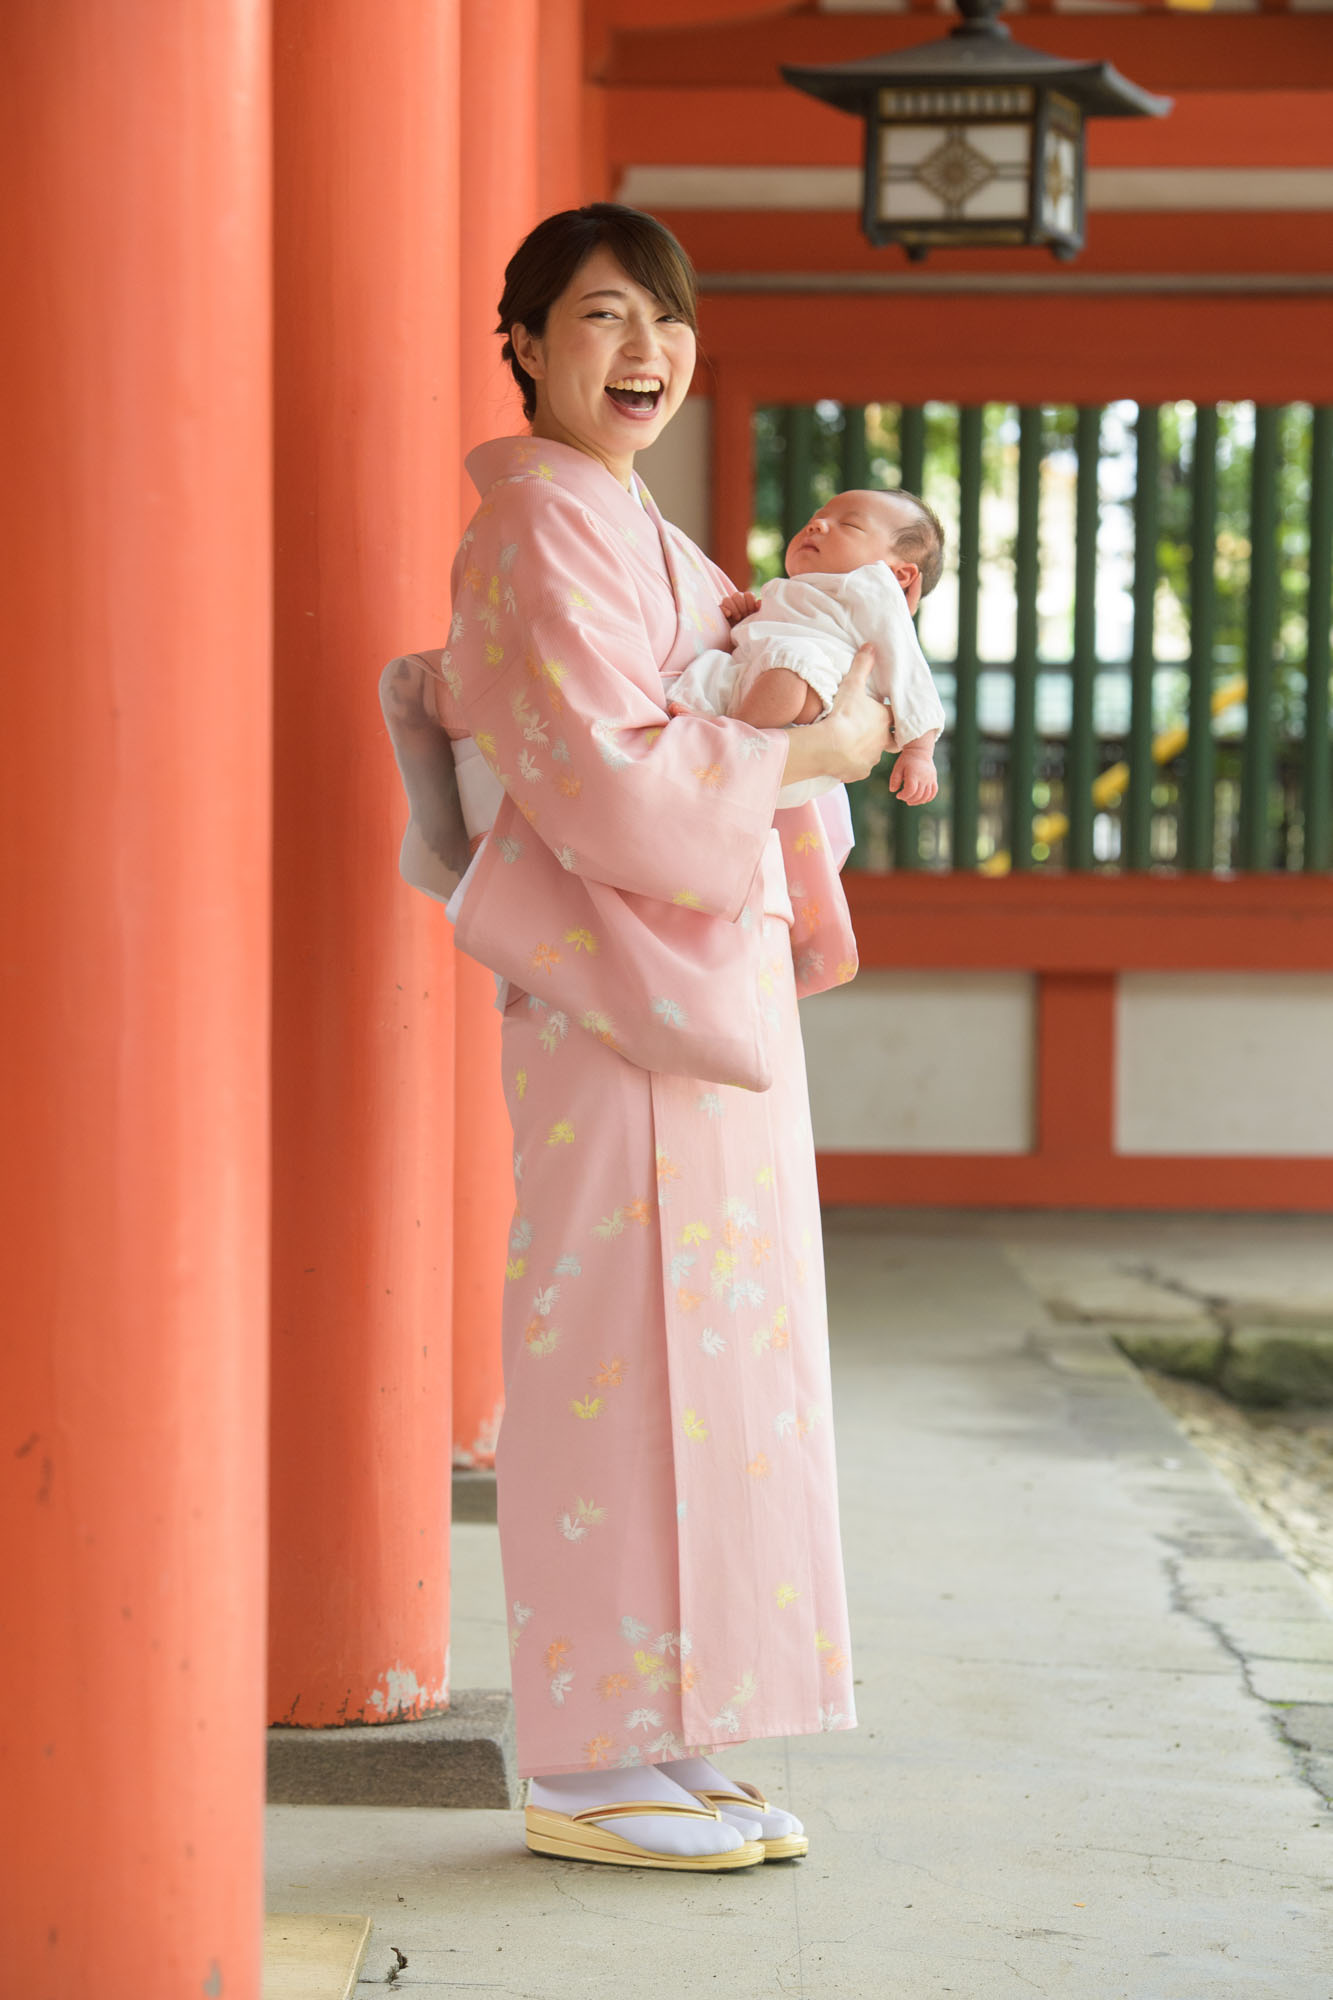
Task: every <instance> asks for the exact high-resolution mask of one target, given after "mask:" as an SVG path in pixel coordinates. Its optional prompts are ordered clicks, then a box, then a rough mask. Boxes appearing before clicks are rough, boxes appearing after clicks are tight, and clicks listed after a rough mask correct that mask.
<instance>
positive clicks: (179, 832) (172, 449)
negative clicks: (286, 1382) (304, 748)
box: [0, 0, 270, 2000]
mask: <svg viewBox="0 0 1333 2000" xmlns="http://www.w3.org/2000/svg"><path fill="white" fill-rule="evenodd" d="M266 12H267V10H266V8H265V7H264V6H263V5H261V4H259V0H191V4H190V5H189V6H184V7H183V6H181V5H180V3H179V0H104V4H100V5H97V6H88V5H86V4H83V3H82V0H8V4H7V5H6V6H5V8H4V10H3V26H2V28H0V180H2V182H3V186H4V188H5V190H6V196H5V203H4V222H3V225H0V229H2V232H3V250H0V290H2V291H3V297H4V300H5V310H4V313H3V315H2V316H0V404H2V405H3V410H4V430H3V437H2V438H0V571H3V575H0V588H2V589H3V597H4V604H5V616H4V633H5V640H6V653H7V659H8V666H7V672H6V680H5V686H6V691H7V693H6V703H5V721H4V727H3V729H2V730H0V800H2V801H3V815H4V821H3V829H2V830H0V857H3V859H2V861H0V866H3V870H4V876H5V895H4V925H3V950H2V951H0V1049H3V1057H2V1058H0V1060H3V1065H4V1076H5V1082H4V1092H3V1102H2V1104H0V1147H3V1151H4V1155H5V1169H6V1171H5V1174H4V1199H3V1202H0V1239H2V1240H3V1246H4V1248H3V1273H2V1275H0V1283H3V1287H4V1293H3V1296H4V1321H5V1330H4V1338H3V1341H0V1375H2V1376H3V1384H2V1386H0V1406H3V1409H4V1412H5V1423H4V1439H5V1443H4V1449H3V1452H0V1467H2V1468H3V1472H2V1475H0V1542H2V1546H0V1568H2V1569H3V1574H4V1594H5V1616H4V1619H3V1623H2V1631H3V1636H2V1637H0V1661H2V1662H3V1669H2V1670H3V1686H2V1687H0V1703H2V1704H3V1721H2V1722H0V1743H2V1745H3V1755H2V1766H3V1767H2V1769H0V1795H2V1796H3V1798H4V1801H5V1806H4V1813H3V1819H2V1821H0V1824H2V1825H3V1829H4V1834H3V1842H2V1843H0V1854H2V1855H3V1869H2V1870H0V1879H3V1883H4V1890H3V1902H2V1905H0V1907H2V1908H3V1912H4V1915H3V1921H2V1922H0V1962H3V1965H4V1968H5V1970H4V1972H3V1974H2V1975H0V1984H2V1985H3V1986H4V1987H5V1990H6V1991H12V1992H14V1993H16V1994H17V1993H20V1992H21V1993H23V1994H25V1995H30V1996H31V2000H66V1996H70V1995H75V1994H97V1995H98V1996H99V2000H145V1996H149V1995H156V1994H192V1995H212V1994H216V1995H226V1996H228V2000H257V1996H258V1993H259V1978H260V1949H261V1918H262V1908H263V1897H262V1877H261V1866H260V1862H261V1839H262V1828H263V1799H264V1733H263V1725H264V1707H263V1692H264V1687H263V1669H264V1643H263V1625H264V1583H265V1576H264V1571H265V1544H264V1484H265V1414H266V1412H265V1358H266V1356H265V1348H266V1305H267V1300H266V1282H265V1276H266V1274H265V1260H266V1246H267V1232H268V1214H267V1203H268V1162H267V1074H266V1071H267V1043H268V1014H267V974H268V851H269V811H268V779H269V768H268V757H269V692H270V690H269V507H268V491H269V484H268V469H269V421H268V419H269V407H268V359H269V349H268V330H269V320H268V313H269V275H268V274H269V261H268V193H269V186H268V99H267V63H268V37H267V19H266Z"/></svg>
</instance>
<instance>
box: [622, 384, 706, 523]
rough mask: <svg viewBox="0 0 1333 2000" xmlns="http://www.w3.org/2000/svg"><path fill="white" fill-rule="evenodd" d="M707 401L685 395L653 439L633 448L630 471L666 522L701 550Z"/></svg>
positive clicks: (703, 398) (704, 397)
mask: <svg viewBox="0 0 1333 2000" xmlns="http://www.w3.org/2000/svg"><path fill="white" fill-rule="evenodd" d="M712 446H713V405H712V403H711V402H710V401H709V399H708V398H707V397H706V396H687V397H686V398H685V401H684V402H683V403H682V404H681V406H680V408H679V409H678V410H677V412H676V414H675V416H674V417H673V418H672V419H671V422H670V423H669V424H668V425H667V427H666V429H665V430H664V431H663V433H662V435H661V437H660V438H658V440H657V442H656V444H653V445H650V446H649V448H648V450H647V451H641V452H638V453H636V455H635V459H634V467H635V470H636V471H637V472H638V473H640V474H641V475H642V477H643V479H644V481H645V483H646V485H647V487H648V491H649V492H650V493H651V494H652V496H653V498H654V500H656V502H657V504H658V506H659V507H660V508H661V510H662V512H663V514H664V515H665V516H666V518H667V520H668V521H674V522H675V524H676V526H677V527H678V528H683V529H684V530H685V533H686V534H687V535H688V536H689V538H690V540H691V541H692V542H697V543H698V544H699V547H700V548H701V549H702V550H703V551H704V553H705V555H711V554H712V550H711V549H710V548H709V546H708V544H709V540H710V537H711V535H712V528H711V526H710V522H709V513H710V502H709V490H710V472H711V466H712Z"/></svg>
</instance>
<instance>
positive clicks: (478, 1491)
mask: <svg viewBox="0 0 1333 2000" xmlns="http://www.w3.org/2000/svg"><path fill="white" fill-rule="evenodd" d="M453 1489H454V1496H453V1518H454V1520H455V1521H493V1520H494V1519H495V1474H494V1473H493V1472H485V1471H478V1472H473V1471H471V1470H468V1469H466V1468H464V1467H462V1466H457V1465H456V1466H455V1467H454V1478H453Z"/></svg>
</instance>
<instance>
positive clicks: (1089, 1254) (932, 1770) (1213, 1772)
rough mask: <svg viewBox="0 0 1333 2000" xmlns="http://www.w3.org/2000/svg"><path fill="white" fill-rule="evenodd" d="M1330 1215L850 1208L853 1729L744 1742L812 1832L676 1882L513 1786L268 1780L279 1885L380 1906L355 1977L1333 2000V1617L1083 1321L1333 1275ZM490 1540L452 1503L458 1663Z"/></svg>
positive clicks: (846, 1310)
mask: <svg viewBox="0 0 1333 2000" xmlns="http://www.w3.org/2000/svg"><path fill="white" fill-rule="evenodd" d="M1329 1246H1330V1231H1329V1229H1328V1227H1327V1225H1325V1224H1313V1223H1311V1224H1306V1223H1301V1222H1290V1223H1287V1222H1279V1221H1273V1222H1263V1223H1256V1224H1254V1225H1250V1224H1238V1223H1236V1222H1233V1221H1220V1222H1204V1223H1189V1224H1185V1223H1172V1222H1167V1221H1144V1220H1139V1221H1135V1220H1131V1219H1114V1220H1110V1219H1098V1218H1088V1219H1086V1220H1081V1219H1079V1218H1054V1219H1051V1218H1025V1217H1003V1218H988V1219H983V1220H980V1221H978V1220H969V1219H965V1218H959V1217H945V1216H931V1217H913V1216H901V1215H900V1216H893V1217H888V1218H886V1217H884V1216H879V1215H868V1214H856V1215H850V1216H841V1217H839V1216H834V1217H832V1218H830V1221H829V1230H828V1249H829V1271H830V1301H831V1305H832V1310H833V1323H834V1388H835V1397H836V1404H835V1421H836V1424H837V1432H838V1441H839V1455H840V1464H841V1480H842V1493H843V1526H844V1540H845V1547H846V1554H847V1564H848V1580H849V1586H850V1593H851V1604H852V1636H853V1651H854V1660H855V1671H856V1674H857V1678H858V1693H857V1700H858V1707H859V1712H860V1716H861V1726H860V1728H859V1729H858V1730H856V1731H854V1732H850V1733H848V1734H845V1735H834V1736H822V1737H813V1738H800V1739H796V1740H793V1741H790V1742H787V1743H757V1744H754V1745H752V1746H749V1747H746V1748H744V1749H742V1750H740V1751H737V1752H735V1753H733V1754H732V1755H731V1756H730V1757H729V1758H728V1760H727V1762H728V1764H729V1767H730V1769H731V1770H732V1771H733V1772H734V1773H735V1774H736V1775H737V1776H743V1777H750V1778H753V1779H755V1780H756V1781H757V1782H758V1783H759V1784H761V1785H762V1786H763V1787H764V1789H765V1790H767V1791H769V1792H770V1794H771V1795H772V1796H774V1797H775V1798H776V1799H777V1800H778V1801H780V1802H781V1803H783V1804H788V1805H790V1807H791V1808H792V1810H793V1811H795V1812H798V1813H800V1814H801V1816H802V1817H803V1818H804V1820H805V1822H806V1825H807V1828H808V1830H809V1832H810V1835H811V1850H810V1855H809V1857H808V1859H807V1860H805V1861H804V1862H798V1863H788V1864H770V1865H768V1866H766V1867H763V1868H760V1869H755V1870H752V1871H745V1872H744V1873H742V1874H740V1875H737V1876H726V1875H719V1876H700V1877H697V1878H690V1877H685V1876H681V1877H677V1876H672V1875H667V1874H661V1875H658V1874H651V1873H639V1872H638V1871H632V1870H623V1871H619V1870H612V1869H603V1868H596V1867H589V1866H584V1865H580V1864H566V1863H558V1862H552V1861H543V1860H540V1859H538V1858H536V1857H534V1856H531V1855H528V1854H527V1853H526V1852H525V1851H524V1849H523V1848H522V1846H521V1832H520V1825H521V1822H520V1816H519V1815H518V1814H505V1813H486V1812H481V1813H462V1812H459V1813H448V1812H433V1811H425V1810H418V1811H410V1810H409V1811H394V1810H384V1809H378V1810H376V1809H365V1810H362V1809H353V1808H346V1807H342V1808H339V1807H273V1808H271V1809H270V1821H269V1826H270V1846H269V1902H270V1906H271V1907H272V1908H275V1909H281V1910H289V1911H299V1910H320V1911H339V1910H342V1911H358V1912H366V1913H367V1914H369V1915H370V1916H371V1917H373V1919H374V1924H375V1929H374V1934H373V1936H372V1940H371V1945H370V1949H369V1952H368V1954H367V1957H366V1961H365V1965H364V1967H363V1974H362V1982H361V1984H360V1986H359V1987H358V1989H357V1992H358V1995H367V1994H369V1993H370V1992H371V1991H372V1990H374V1989H375V1988H376V1987H377V1985H378V1983H380V1982H382V1981H383V1980H384V1976H385V1973H386V1971H387V1969H388V1967H389V1965H390V1963H391V1962H392V1960H393V1949H392V1948H393V1947H395V1946H396V1947H397V1948H398V1949H399V1950H400V1951H401V1952H402V1953H404V1954H405V1955H406V1957H407V1960H408V1964H407V1967H406V1969H405V1970H403V1971H402V1972H401V1973H400V1975H399V1977H398V1979H397V1981H396V1982H395V1984H394V1987H393V1989H392V1990H394V1991H396V1992H399V1993H403V1994H421V1995H430V1996H443V1995H446V1994H448V1995H454V1994H469V1993H487V1994H491V1995H495V1996H499V2000H507V1996H513V1997H514V2000H519V1996H522V2000H552V1996H562V2000H563V1996H570V2000H628V1996H633V1995H637V1994H643V1995H652V1996H654V2000H656V1996H661V1995H669V1996H691V2000H692V1997H693V1996H705V1995H718V1996H722V2000H776V1996H781V1995H800V1996H805V1995H808V1996H811V2000H927V1996H930V2000H933V1996H935V1995H944V1994H955V1995H959V1996H962V2000H1011V1996H1012V2000H1019V1996H1025V1997H1026V1996H1032V1995H1047V1996H1052V2000H1055V1996H1058V2000H1214V1996H1230V1995H1236V1996H1238V2000H1239V1996H1245V2000H1333V1866H1331V1864H1330V1856H1331V1855H1333V1848H1330V1842H1329V1832H1330V1824H1331V1822H1333V1815H1331V1814H1330V1812H1329V1809H1328V1806H1327V1803H1326V1801H1325V1799H1324V1797H1323V1796H1322V1788H1321V1787H1322V1774H1324V1773H1327V1771H1328V1768H1329V1766H1328V1763H1327V1761H1325V1762H1324V1763H1323V1764H1322V1765H1321V1761H1320V1759H1319V1758H1318V1756H1317V1755H1316V1754H1313V1753H1311V1752H1309V1751H1308V1750H1306V1749H1303V1748H1302V1747H1301V1745H1302V1744H1309V1743H1318V1742H1319V1741H1320V1740H1323V1741H1324V1742H1326V1743H1329V1744H1330V1745H1333V1736H1330V1735H1329V1733H1328V1730H1327V1727H1326V1725H1327V1724H1328V1723H1329V1722H1330V1720H1333V1612H1331V1611H1330V1608H1329V1606H1328V1605H1327V1604H1325V1603H1324V1602H1323V1601H1322V1600H1321V1599H1320V1598H1319V1597H1318V1596H1316V1595H1315V1594H1314V1592H1313V1591H1312V1590H1311V1588H1310V1586H1309V1585H1308V1584H1307V1583H1306V1582H1305V1581H1304V1579H1302V1578H1301V1577H1300V1576H1298V1575H1297V1573H1296V1572H1295V1571H1294V1570H1293V1569H1292V1568H1291V1567H1290V1565H1289V1564H1288V1563H1287V1562H1286V1561H1285V1560H1284V1558H1283V1557H1282V1556H1281V1555H1280V1554H1279V1553H1278V1552H1277V1550H1276V1549H1275V1548H1274V1547H1273V1545H1272V1544H1271V1543H1270V1542H1268V1541H1267V1540H1266V1538H1265V1537H1264V1535H1263V1533H1262V1532H1261V1530H1260V1529H1259V1527H1258V1525H1257V1523H1256V1521H1255V1519H1254V1518H1253V1517H1252V1516H1251V1515H1250V1514H1249V1513H1248V1512H1246V1511H1245V1510H1244V1509H1243V1508H1242V1507H1241V1505H1240V1503H1239V1502H1238V1501H1236V1500H1235V1499H1234V1498H1233V1497H1232V1495H1231V1492H1230V1490H1229V1489H1228V1488H1227V1487H1226V1486H1225V1485H1224V1484H1223V1482H1222V1479H1221V1477H1220V1475H1219V1474H1218V1473H1216V1472H1215V1471H1214V1470H1213V1469H1212V1467H1211V1466H1210V1465H1209V1464H1208V1463H1207V1461H1205V1460H1204V1459H1203V1458H1202V1457H1200V1456H1199V1454H1198V1453H1197V1452H1196V1451H1195V1450H1194V1448H1193V1447H1192V1446H1191V1445H1190V1444H1189V1443H1188V1442H1187V1441H1186V1440H1185V1438H1184V1437H1183V1435H1182V1434H1181V1433H1180V1432H1179V1431H1178V1430H1177V1429H1176V1427H1175V1425H1174V1423H1173V1422H1172V1420H1171V1418H1170V1417H1169V1416H1168V1415H1167V1414H1166V1412H1165V1411H1164V1410H1163V1409H1162V1407H1161V1406H1160V1405H1159V1404H1158V1403H1157V1401H1156V1400H1155V1398H1154V1397H1153V1395H1152V1393H1151V1391H1150V1390H1149V1389H1148V1388H1147V1387H1146V1386H1145V1385H1144V1384H1143V1383H1142V1381H1141V1380H1140V1379H1139V1377H1138V1376H1137V1374H1136V1373H1135V1372H1134V1371H1133V1370H1132V1369H1131V1368H1130V1367H1129V1365H1128V1364H1127V1363H1125V1362H1123V1361H1122V1360H1121V1359H1120V1357H1119V1356H1118V1354H1117V1353H1116V1351H1115V1350H1114V1349H1113V1348H1111V1347H1110V1345H1109V1343H1108V1341H1107V1339H1106V1337H1105V1334H1104V1333H1103V1332H1102V1331H1101V1330H1100V1329H1099V1328H1098V1327H1096V1326H1095V1325H1088V1324H1081V1323H1079V1322H1080V1316H1081V1315H1082V1314H1083V1311H1084V1305H1083V1303H1081V1301H1086V1300H1087V1298H1089V1297H1092V1296H1093V1295H1094V1294H1095V1303H1094V1304H1093V1306H1092V1308H1091V1313H1090V1314H1089V1317H1093V1316H1095V1315H1096V1314H1097V1313H1105V1314H1107V1315H1108V1316H1112V1315H1119V1314H1123V1312H1124V1311H1125V1301H1124V1299H1123V1297H1120V1298H1117V1299H1115V1300H1114V1302H1111V1301H1110V1299H1109V1298H1105V1297H1104V1296H1103V1293H1104V1291H1105V1289H1106V1288H1108V1287H1109V1291H1110V1293H1114V1292H1115V1286H1116V1273H1117V1272H1121V1273H1124V1272H1127V1271H1129V1270H1130V1269H1131V1267H1132V1268H1133V1269H1135V1270H1141V1269H1145V1268H1152V1269H1154V1270H1168V1271H1169V1269H1170V1268H1175V1267H1172V1266H1170V1256H1171V1255H1174V1256H1175V1257H1176V1259H1177V1263H1179V1261H1180V1260H1181V1259H1184V1260H1185V1263H1187V1264H1188V1265H1189V1269H1190V1270H1191V1271H1192V1272H1197V1273H1202V1274H1204V1276H1205V1277H1207V1275H1208V1274H1209V1273H1212V1272H1215V1270H1216V1269H1217V1268H1218V1265H1219V1263H1224V1262H1226V1261H1227V1260H1228V1259H1229V1260H1230V1262H1231V1263H1232V1265H1236V1266H1237V1268H1239V1267H1240V1266H1242V1265H1243V1267H1244V1269H1245V1270H1246V1271H1247V1272H1248V1273H1250V1275H1251V1278H1252V1279H1253V1280H1254V1282H1255V1283H1256V1284H1259V1280H1258V1279H1257V1278H1256V1277H1255V1274H1256V1273H1262V1271H1263V1270H1267V1272H1268V1276H1269V1280H1270V1288H1271V1286H1277V1287H1279V1288H1281V1287H1286V1289H1287V1290H1288V1291H1289V1290H1290V1286H1291V1283H1292V1277H1291V1273H1292V1272H1293V1270H1298V1271H1299V1272H1301V1273H1303V1274H1304V1276H1303V1277H1302V1278H1301V1281H1300V1282H1301V1284H1302V1286H1303V1288H1304V1289H1303V1296H1304V1295H1305V1294H1308V1292H1309V1291H1310V1289H1311V1287H1313V1288H1314V1289H1316V1290H1317V1289H1318V1286H1319V1284H1320V1283H1321V1282H1322V1283H1324V1284H1325V1285H1326V1286H1327V1287H1330V1288H1333V1250H1331V1249H1330V1247H1329ZM1149 1251H1151V1253H1152V1254H1151V1255H1150V1254H1148V1252H1149ZM1191 1260H1192V1261H1191ZM1127 1282H1130V1283H1137V1282H1139V1280H1138V1279H1136V1278H1130V1279H1128V1280H1127ZM1099 1286H1100V1287H1102V1288H1103V1290H1102V1291H1099V1290H1098V1287H1099ZM1259 1289H1262V1285H1261V1284H1259ZM1044 1301H1049V1302H1050V1303H1051V1304H1052V1305H1053V1306H1054V1308H1055V1311H1056V1312H1057V1313H1058V1314H1059V1315H1061V1316H1060V1317H1058V1318H1057V1317H1053V1316H1052V1314H1051V1312H1049V1311H1048V1310H1047V1304H1046V1303H1045V1302H1044ZM494 1536H495V1530H494V1529H493V1528H486V1527H482V1526H473V1527H466V1528H460V1529H458V1530H457V1531H456V1538H457V1568H456V1577H455V1594H456V1599H457V1622H456V1625H455V1632H454V1644H455V1668H456V1673H455V1679H456V1683H457V1685H459V1686H468V1685H480V1684H485V1685H491V1686H494V1685H497V1684H500V1681H501V1677H502V1676H503V1674H504V1669H505V1652H504V1643H503V1615H504V1607H503V1602H502V1596H501V1591H500V1581H499V1570H498V1563H497V1560H496V1554H497V1552H496V1547H495V1541H494ZM1321 1730H1322V1731H1323V1735H1322V1739H1321Z"/></svg>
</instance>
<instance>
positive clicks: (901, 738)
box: [838, 562, 945, 750]
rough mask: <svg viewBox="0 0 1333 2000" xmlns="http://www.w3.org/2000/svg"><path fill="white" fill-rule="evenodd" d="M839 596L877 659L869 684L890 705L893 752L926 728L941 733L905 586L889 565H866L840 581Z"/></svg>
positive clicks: (938, 705) (939, 706)
mask: <svg viewBox="0 0 1333 2000" xmlns="http://www.w3.org/2000/svg"><path fill="white" fill-rule="evenodd" d="M838 594H839V596H840V598H841V600H842V603H843V607H844V609H845V610H846V611H847V613H848V614H849V616H850V618H851V621H852V623H853V625H854V626H855V627H856V631H857V634H858V637H859V639H860V642H861V643H862V644H864V643H865V642H866V641H867V640H869V641H870V642H871V644H872V645H873V646H874V648H875V650H876V653H877V654H878V656H879V657H878V660H877V661H876V665H875V670H874V672H873V673H872V675H871V685H872V686H873V687H874V688H875V689H876V691H877V692H878V693H879V694H881V695H886V696H887V697H888V700H889V701H890V702H891V703H892V706H893V734H892V735H891V737H890V738H889V748H890V749H891V750H901V749H902V747H903V745H904V744H905V743H912V742H914V741H915V740H916V738H917V737H918V736H924V735H925V733H926V731H927V730H928V729H943V727H944V720H945V718H944V704H943V703H942V702H941V700H940V697H939V690H938V689H937V687H936V686H935V680H934V676H933V675H932V673H931V671H930V668H929V666H928V665H927V663H926V656H925V654H924V653H923V652H922V650H921V647H920V644H919V642H918V640H917V636H916V627H915V625H913V623H912V614H911V612H910V611H909V610H908V608H907V599H906V597H905V596H904V595H903V587H902V585H901V584H900V583H899V581H898V579H897V577H896V576H895V575H894V574H893V571H892V570H891V569H890V568H889V566H888V564H887V563H883V562H876V563H866V564H865V565H864V567H863V568H861V569H854V570H852V571H851V572H850V573H849V574H848V575H847V576H846V577H844V578H843V579H842V587H841V589H840V590H839V593H838Z"/></svg>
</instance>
